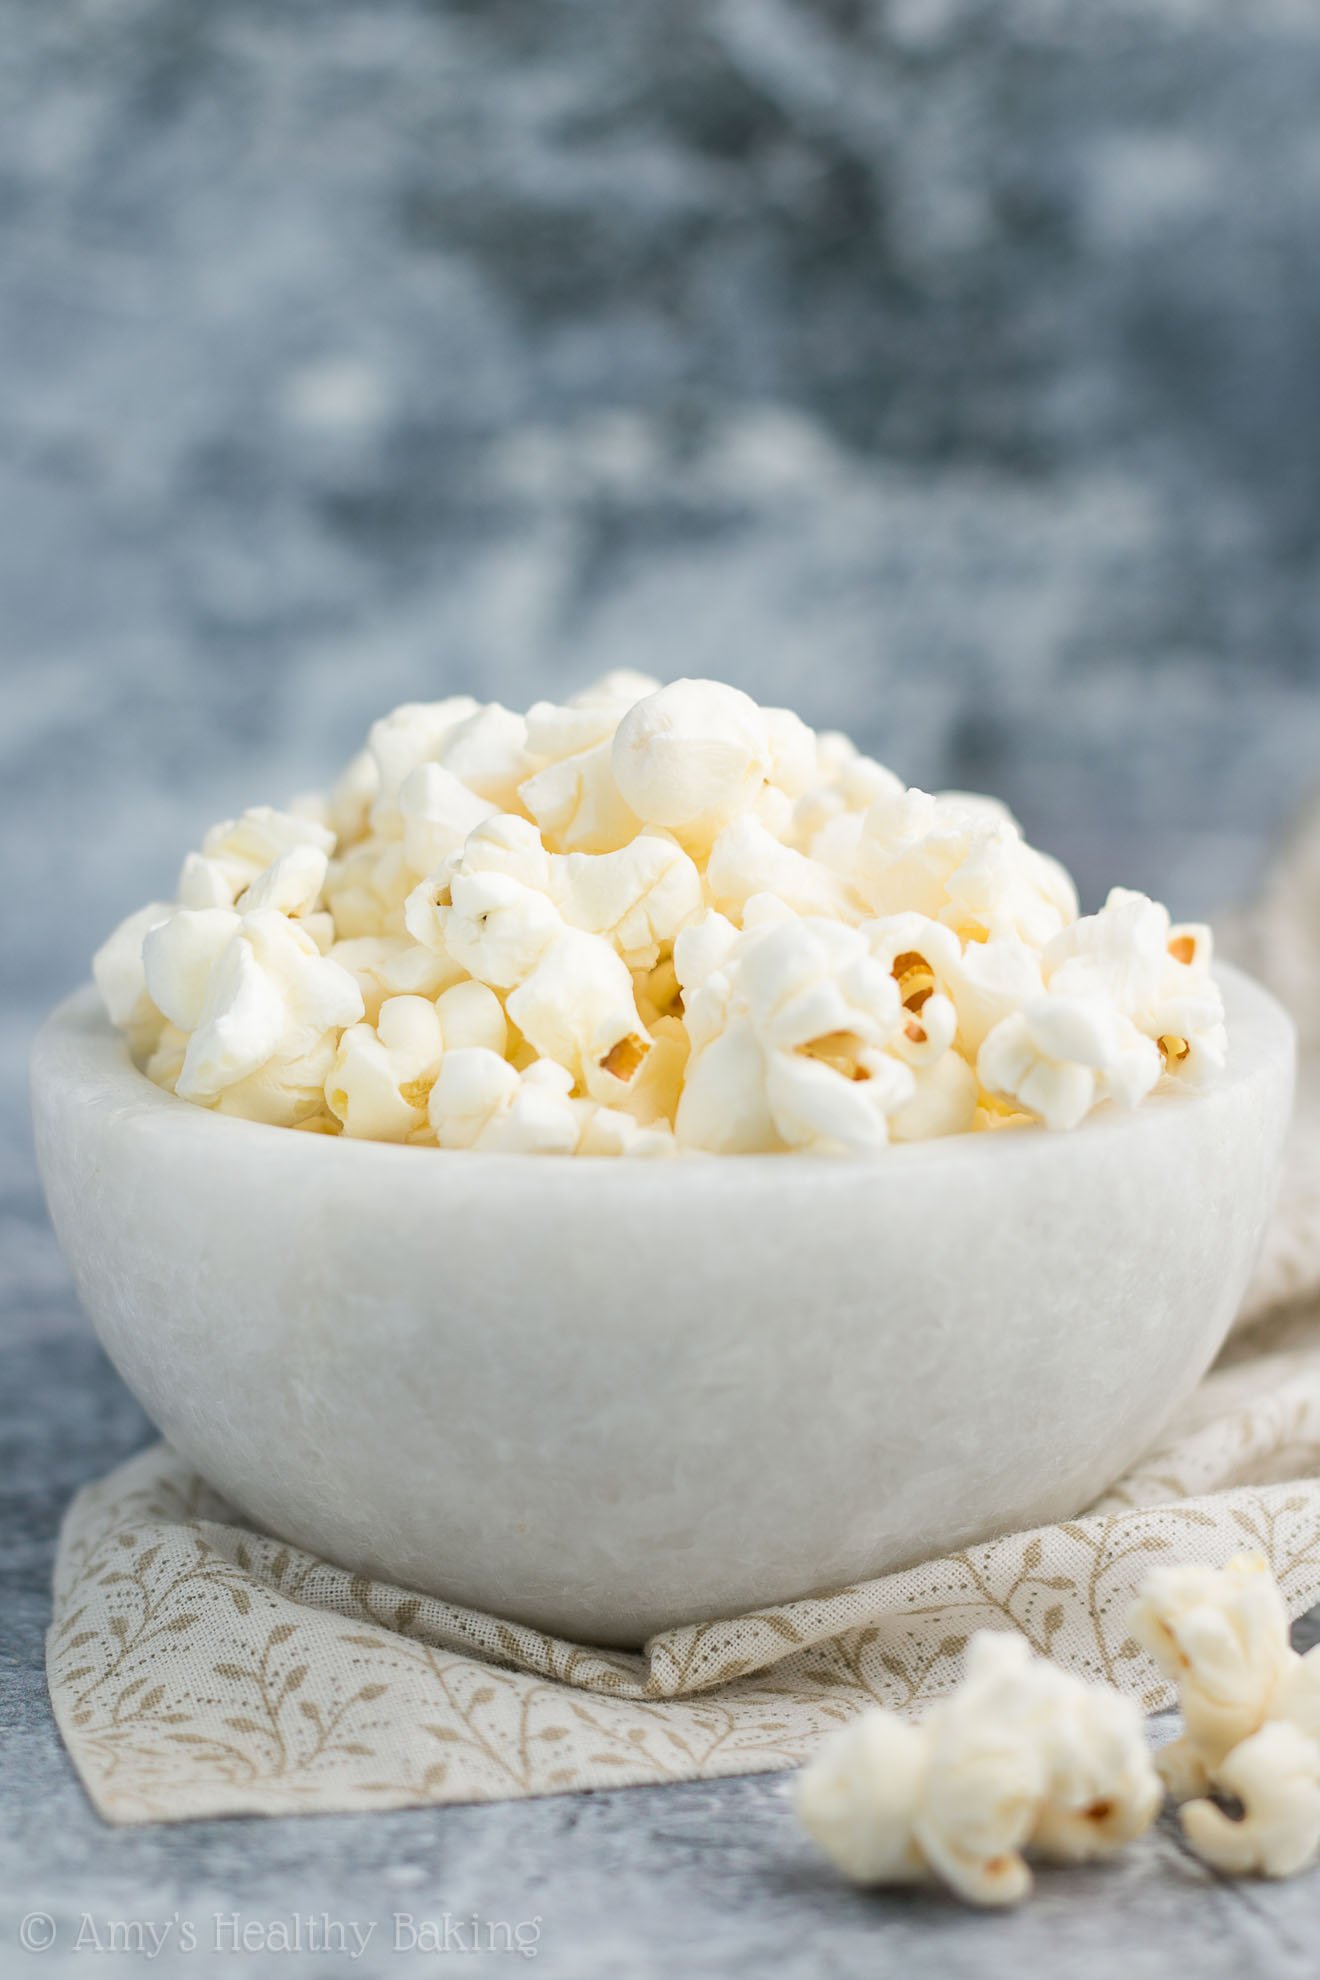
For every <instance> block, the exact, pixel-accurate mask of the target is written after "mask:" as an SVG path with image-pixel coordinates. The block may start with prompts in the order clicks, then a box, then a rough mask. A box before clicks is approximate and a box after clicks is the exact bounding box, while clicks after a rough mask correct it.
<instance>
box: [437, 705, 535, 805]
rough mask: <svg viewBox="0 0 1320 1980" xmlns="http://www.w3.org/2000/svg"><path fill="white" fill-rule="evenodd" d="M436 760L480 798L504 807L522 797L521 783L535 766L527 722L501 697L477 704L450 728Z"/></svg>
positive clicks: (513, 803)
mask: <svg viewBox="0 0 1320 1980" xmlns="http://www.w3.org/2000/svg"><path fill="white" fill-rule="evenodd" d="M436 761H437V762H438V763H439V764H440V766H441V768H442V769H445V770H448V771H449V772H450V774H451V775H452V776H454V777H457V779H458V781H459V782H460V783H461V784H466V786H467V788H468V789H469V790H470V791H471V792H473V793H474V795H475V796H477V797H478V798H485V799H487V800H488V801H489V802H490V803H491V804H493V805H496V806H497V807H498V808H499V809H500V810H501V811H510V810H512V808H513V806H514V805H515V804H516V803H517V801H518V786H519V784H521V783H522V781H523V779H524V778H525V777H526V775H527V773H528V771H529V769H530V768H531V758H530V757H529V755H528V752H527V723H526V721H525V719H524V718H523V717H522V716H521V715H515V714H514V713H513V711H512V710H511V709H508V708H502V707H501V706H500V704H499V702H498V701H492V702H488V703H487V705H486V706H485V707H484V708H477V709H475V710H474V711H473V713H472V714H471V715H469V716H467V717H466V718H465V719H464V720H463V721H461V722H457V723H455V725H454V727H453V728H452V729H450V730H449V731H448V733H447V734H446V736H445V739H444V741H443V743H442V744H441V746H440V750H439V752H438V755H437V757H436Z"/></svg>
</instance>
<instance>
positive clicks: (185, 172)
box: [0, 0, 1320, 1016]
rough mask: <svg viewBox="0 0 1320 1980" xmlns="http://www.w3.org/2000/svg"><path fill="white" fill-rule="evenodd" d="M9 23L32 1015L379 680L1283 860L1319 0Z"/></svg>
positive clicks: (279, 14)
mask: <svg viewBox="0 0 1320 1980" xmlns="http://www.w3.org/2000/svg"><path fill="white" fill-rule="evenodd" d="M10 15H11V17H10V18H7V19H6V23H5V33H4V35H3V37H0V267H2V269H3V279H0V379H2V380H3V389H2V410H0V514H2V515H3V519H4V526H3V528H2V529H0V598H3V601H4V611H3V614H2V615H0V695H3V699H4V714H5V718H4V720H3V722H0V837H3V838H5V839H6V840H7V839H8V838H9V837H10V835H11V834H13V835H15V836H16V837H18V839H19V840H20V841H21V843H22V846H23V858H22V860H21V861H19V862H16V863H15V867H14V870H12V871H11V872H10V874H9V890H10V891H9V894H8V901H7V905H8V908H9V913H8V914H7V921H8V923H9V927H8V930H7V939H6V941H5V943H4V945H3V947H2V948H0V996H3V997H4V999H5V1000H6V1008H8V1009H10V1010H16V1011H18V1012H19V1014H20V1016H22V1015H25V1014H27V1013H29V1012H30V1011H31V1010H32V1009H33V1006H34V988H33V987H34V984H35V983H36V982H37V981H38V979H41V980H44V979H45V978H47V977H50V978H52V979H54V980H55V981H56V982H58V983H59V984H60V985H62V986H63V987H64V988H66V989H72V988H73V986H74V985H75V984H76V983H77V982H78V981H80V980H81V978H82V976H83V973H84V971H85V967H86V958H87V955H88V953H89V952H90V950H91V949H92V948H93V947H94V946H95V944H96V942H97V940H98V939H99V938H100V937H101V936H102V935H104V934H105V933H106V932H107V930H108V929H109V928H110V927H111V926H112V925H113V924H114V922H115V921H116V919H117V918H118V917H119V916H121V915H122V914H124V913H126V912H127V911H128V910H129V909H130V908H132V907H135V906H137V905H138V904H139V903H140V902H141V901H143V900H145V899H148V898H151V897H153V896H156V895H158V894H159V893H160V891H161V889H162V888H163V887H165V886H167V885H168V884H169V883H170V882H171V881H172V879H173V876H174V872H175V869H176V867H177V864H178V859H179V856H180V853H181V851H182V849H183V848H184V847H185V846H187V845H190V844H194V843H196V840H197V837H198V835H199V833H200V832H201V830H202V829H204V827H205V826H206V825H207V824H208V823H209V822H210V821H211V820H212V819H213V818H216V817H220V816H224V815H226V814H227V813H229V812H230V811H232V809H233V808H234V807H235V806H237V805H240V804H242V803H246V802H257V801H261V800H269V799H273V800H276V801H278V799H279V798H280V797H281V796H282V795H284V794H285V793H287V792H288V791H290V790H292V789H295V788H298V787H300V786H305V785H307V784H310V783H314V782H316V781H318V780H321V779H323V778H324V777H325V776H326V775H327V774H328V772H329V770H330V769H331V768H332V766H333V765H334V764H335V763H336V762H337V761H338V760H340V759H342V758H344V757H346V756H347V754H348V752H349V751H350V749H351V748H352V747H353V746H354V745H355V742H356V740H357V738H358V737H359V736H360V734H361V733H362V731H363V730H364V729H365V726H366V724H367V722H368V721H369V720H370V719H371V717H372V716H374V715H375V714H377V713H378V712H379V711H380V710H381V708H383V707H384V706H386V705H387V704H389V703H390V702H392V701H398V700H402V699H404V698H406V697H409V696H415V695H417V694H420V693H427V692H431V693H442V692H447V691H451V690H454V689H457V688H460V687H461V688H474V687H475V688H476V689H477V691H479V692H481V693H483V694H486V695H498V696H500V697H502V698H503V699H505V700H506V701H508V702H510V703H511V704H512V705H515V706H523V705H525V704H526V702H527V701H528V700H529V699H531V698H533V697H534V696H535V695H538V694H542V693H545V692H547V691H555V690H563V689H567V688H568V687H569V686H570V685H572V684H580V683H581V682H582V681H583V680H584V679H586V678H588V677H589V676H590V675H591V674H592V673H593V672H595V671H598V670H599V669H601V668H603V667H605V666H607V665H618V664H628V665H637V666H642V667H649V668H654V669H657V670H659V671H662V672H676V671H680V672H681V671H687V672H697V671H702V670H706V671H711V672H714V673H716V674H719V675H722V676H727V677H728V678H731V679H733V680H735V681H736V682H738V683H739V684H740V685H742V686H745V687H747V688H749V689H750V690H752V691H753V692H754V693H757V694H759V695H760V696H761V697H762V698H764V699H768V700H782V701H785V702H788V703H789V704H790V705H794V706H797V707H800V708H801V710H802V711H803V713H804V714H806V715H807V716H808V717H809V718H810V719H811V720H813V721H815V722H818V723H821V724H828V723H834V724H838V725H841V726H843V727H845V728H848V729H849V730H851V731H852V732H854V733H855V734H857V735H858V736H859V737H860V738H861V739H862V740H863V741H864V742H865V743H866V744H867V745H868V746H870V747H872V748H874V749H876V750H878V751H879V752H881V753H882V754H883V755H884V756H886V757H887V758H889V759H890V760H892V762H893V763H894V764H895V766H896V767H897V768H898V769H900V770H901V771H902V772H904V773H905V774H906V775H907V776H908V777H909V778H910V779H911V780H913V781H916V782H920V783H928V784H929V783H939V782H950V783H955V784H960V785H963V786H967V787H970V788H973V789H987V790H996V791H999V792H1001V793H1002V794H1003V795H1004V796H1005V797H1006V798H1007V799H1008V800H1009V801H1010V802H1012V803H1013V804H1014V805H1015V806H1016V807H1017V808H1018V809H1019V810H1020V811H1021V813H1022V814H1023V817H1024V820H1025V822H1026V824H1027V825H1028V827H1029V828H1030V833H1031V836H1032V837H1033V839H1035V840H1037V841H1038V842H1039V843H1043V844H1048V845H1050V846H1051V847H1052V848H1053V849H1054V850H1057V851H1058V852H1059V853H1060V854H1061V855H1062V856H1063V857H1064V858H1065V859H1066V860H1067V861H1068V862H1069V863H1070V864H1071V865H1072V866H1073V867H1074V868H1075V869H1076V870H1077V872H1078V874H1079V877H1080V879H1081V880H1082V883H1083V886H1084V890H1085V892H1086V895H1087V897H1088V899H1089V900H1091V901H1092V902H1094V901H1095V900H1096V898H1097V896H1098V895H1099V894H1101V893H1102V892H1103V890H1104V889H1105V888H1106V887H1107V886H1108V885H1109V884H1110V882H1111V881H1115V880H1117V881H1122V882H1123V883H1125V884H1128V885H1133V886H1146V887H1150V888H1152V889H1154V890H1155V891H1157V892H1164V893H1165V894H1167V895H1168V897H1169V898H1170V900H1171V903H1172V904H1173V905H1174V906H1175V908H1176V910H1177V911H1178V913H1179V914H1186V915H1191V914H1196V913H1199V912H1200V911H1201V910H1203V909H1209V908H1211V907H1214V906H1217V905H1219V904H1220V903H1221V902H1222V901H1223V900H1224V899H1225V898H1226V897H1228V896H1230V895H1232V894H1234V893H1236V892H1239V891H1240V890H1241V889H1242V888H1243V887H1244V886H1246V885H1247V884H1249V882H1250V880H1251V877H1252V875H1253V873H1254V872H1255V870H1256V869H1257V868H1258V866H1259V863H1260V861H1261V859H1262V857H1263V855H1264V852H1265V850H1266V848H1267V846H1268V844H1269V841H1270V838H1271V836H1272V834H1273V833H1274V832H1275V830H1276V829H1277V827H1278V825H1279V823H1280V822H1281V820H1282V819H1283V818H1284V817H1285V816H1286V814H1287V812H1288V810H1289V808H1290V807H1291V806H1292V805H1294V804H1295V803H1296V802H1297V800H1298V799H1299V798H1300V797H1301V796H1302V795H1303V794H1304V793H1305V791H1306V790H1307V788H1308V787H1309V785H1310V784H1311V782H1312V780H1313V778H1314V775H1315V762H1316V733H1317V728H1316V724H1317V716H1316V700H1315V689H1316V682H1317V674H1318V668H1320V662H1318V660H1317V650H1318V649H1317V633H1318V632H1320V565H1318V564H1317V559H1316V555H1315V549H1316V527H1317V526H1316V517H1317V513H1318V512H1320V504H1318V496H1320V449H1317V448H1316V446H1315V445H1314V434H1315V430H1316V422H1317V417H1318V416H1320V378H1318V377H1317V369H1316V366H1315V364H1314V360H1313V352H1314V348H1315V332H1316V325H1317V322H1318V321H1320V276H1318V275H1317V264H1316V257H1315V254H1314V252H1313V240H1314V204H1315V188H1316V182H1317V173H1318V172H1320V166H1318V165H1317V159H1316V144H1315V117H1314V106H1315V102H1316V99H1317V93H1318V92H1320V16H1317V14H1316V13H1315V11H1314V10H1312V9H1309V8H1307V7H1305V6H1303V5H1297V4H1294V0H1260V4H1257V5H1253V6H1252V7H1251V8H1249V9H1245V10H1244V9H1243V8H1241V7H1240V6H1236V5H1233V4H1230V0H1115V3H1114V4H1107V5H1104V6H1099V7H1078V6H1077V5H1076V4H1071V3H1070V0H874V3H873V4H867V5H864V6H859V5H855V4H850V0H828V4H823V5H815V4H808V3H807V0H675V4H673V5H671V6H666V7H664V8H663V9H660V10H656V9H654V8H649V7H647V6H645V5H641V4H637V3H636V0H482V4H473V0H441V3H440V4H437V0H327V4H326V5H325V6H320V7H316V8H311V7H310V6H308V5H307V4H306V3H305V0H299V3H298V4H293V5H286V6H283V7H279V8H268V7H262V6H260V5H258V4H255V0H209V4H207V5H206V6H204V7H200V8H199V7H198V6H196V5H194V4H189V0H116V4H115V5H113V6H112V7H107V6H105V5H104V4H102V0H46V4H42V5H31V6H26V7H17V8H14V9H11V10H10ZM52 897H58V899H59V900H60V902H61V904H62V909H63V911H62V912H61V914H59V915H58V916H56V915H54V914H52V913H50V912H48V911H47V909H46V906H45V903H46V902H47V900H48V899H49V898H52Z"/></svg>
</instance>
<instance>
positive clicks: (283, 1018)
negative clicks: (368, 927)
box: [148, 908, 362, 1105]
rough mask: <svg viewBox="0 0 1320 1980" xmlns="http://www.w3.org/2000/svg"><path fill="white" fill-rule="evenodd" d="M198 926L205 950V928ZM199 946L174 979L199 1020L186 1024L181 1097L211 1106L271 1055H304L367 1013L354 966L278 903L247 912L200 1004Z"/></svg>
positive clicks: (182, 1004) (183, 1003) (182, 1002)
mask: <svg viewBox="0 0 1320 1980" xmlns="http://www.w3.org/2000/svg"><path fill="white" fill-rule="evenodd" d="M181 918H182V917H180V916H176V917H175V921H178V920H179V919H181ZM166 925H167V926H168V927H172V926H173V923H169V924H166ZM195 932H196V933H197V934H198V936H199V949H200V939H201V938H203V937H204V934H205V931H195ZM154 933H155V934H157V935H159V934H161V933H162V931H160V930H157V931H154ZM199 949H198V950H190V951H189V952H188V953H187V955H186V956H185V958H184V959H183V960H182V961H181V962H180V963H178V964H177V966H176V967H175V970H174V973H173V975H172V976H171V977H170V986H171V990H172V991H175V990H177V993H178V996H179V1008H180V1009H181V1010H182V1011H183V1012H184V1014H185V1015H187V1016H189V1017H191V1018H192V1019H193V1022H192V1023H191V1024H185V1025H181V1026H180V1029H182V1030H188V1031H189V1032H190V1036H189V1040H188V1049H187V1052H186V1053H185V1055H184V1061H183V1067H182V1069H181V1071H180V1073H179V1078H178V1083H177V1085H176V1087H175V1091H176V1093H178V1095H179V1096H180V1098H181V1099H184V1100H197V1101H200V1102H201V1103H202V1104H203V1105H209V1104H211V1103H213V1102H214V1101H217V1100H218V1099H219V1098H220V1095H221V1094H222V1093H223V1092H224V1091H225V1089H226V1088H227V1087H230V1086H233V1085H235V1084H237V1082H238V1081H239V1080H242V1079H246V1078H247V1077H248V1076H249V1075H251V1074H252V1073H255V1072H257V1071H259V1070H260V1069H261V1068H262V1067H264V1066H267V1065H268V1064H269V1063H270V1062H271V1061H272V1060H276V1059H279V1060H291V1061H292V1060H299V1059H301V1058H303V1057H304V1056H305V1055H306V1053H308V1052H309V1051H310V1050H312V1048H313V1047H314V1046H316V1045H317V1044H318V1043H319V1042H320V1041H321V1040H323V1038H324V1036H325V1033H326V1032H327V1031H330V1030H334V1029H342V1028H343V1027H344V1026H345V1025H349V1024H354V1023H356V1022H357V1020H358V1019H359V1018H360V1017H361V1015H362V994H361V992H360V991H359V989H358V987H357V984H356V983H355V982H354V980H353V978H352V977H351V976H350V975H349V973H348V971H347V970H345V969H341V968H340V967H339V965H338V963H335V962H332V961H331V960H330V959H329V958H328V957H326V956H322V955H321V954H320V952H319V950H318V949H317V947H316V945H315V943H314V942H313V941H312V940H311V937H310V936H308V935H307V934H306V933H305V932H304V931H303V930H302V929H301V928H299V927H298V925H297V923H296V922H292V921H289V920H288V919H287V918H286V917H285V916H284V915H282V914H279V913H277V912H276V911H275V910H274V909H270V908H265V909H260V910H258V911H257V912H256V913H254V914H249V915H244V916H243V917H242V920H241V924H240V926H239V928H238V929H237V931H236V932H234V933H233V934H232V935H231V936H230V938H229V940H228V941H227V942H226V943H225V945H224V947H223V948H222V949H221V950H220V952H219V954H218V955H217V956H216V958H215V960H214V962H213V963H212V965H211V966H210V969H209V973H208V976H207V981H206V985H205V991H204V994H203V995H202V997H201V999H200V1003H199V1004H198V1005H197V1006H196V1008H194V1005H193V1003H192V999H193V997H194V996H195V994H196V989H197V974H196V968H197V962H198V957H199ZM150 968H151V959H150V955H148V970H149V972H150ZM175 1021H176V1022H177V1020H175Z"/></svg>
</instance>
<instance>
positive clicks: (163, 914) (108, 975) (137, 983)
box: [92, 901, 174, 1050]
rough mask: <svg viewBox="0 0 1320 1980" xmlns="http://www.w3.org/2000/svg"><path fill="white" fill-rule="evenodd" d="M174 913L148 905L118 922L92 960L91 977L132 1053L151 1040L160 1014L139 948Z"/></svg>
mask: <svg viewBox="0 0 1320 1980" xmlns="http://www.w3.org/2000/svg"><path fill="white" fill-rule="evenodd" d="M173 912H174V910H173V908H171V907H170V906H169V905H168V904H167V903H166V902H164V901H150V902H148V904H147V906H146V907H144V908H139V909H138V910H137V912H136V914H130V915H129V916H128V917H127V919H126V920H124V921H121V922H120V924H119V926H118V927H117V928H116V929H115V931H114V933H113V934H111V935H109V936H107V938H106V940H105V941H104V942H103V943H102V944H101V946H100V948H99V949H98V950H97V952H96V954H95V955H94V956H93V957H92V976H93V978H94V980H95V983H96V987H97V989H98V990H99V991H100V993H101V1001H102V1003H103V1004H104V1005H105V1008H106V1012H107V1015H108V1016H109V1019H110V1022H111V1024H113V1025H117V1026H118V1028H119V1030H120V1031H123V1032H126V1033H127V1034H128V1036H129V1039H130V1041H132V1043H133V1045H134V1049H135V1050H140V1049H141V1048H142V1046H143V1044H144V1043H145V1042H146V1041H147V1040H153V1041H154V1036H155V1034H156V1033H157V1032H158V1031H159V1029H160V1024H161V1013H160V1011H159V1009H158V1008H157V1006H156V1005H155V1004H154V1003H153V1002H152V1000H151V996H150V993H149V991H148V989H147V972H146V967H145V965H144V963H143V960H142V950H143V945H144V943H145V941H146V938H147V936H148V935H149V934H150V933H151V931H152V929H153V928H157V927H159V925H160V923H161V922H163V921H168V920H169V918H170V916H171V914H172V913H173Z"/></svg>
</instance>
